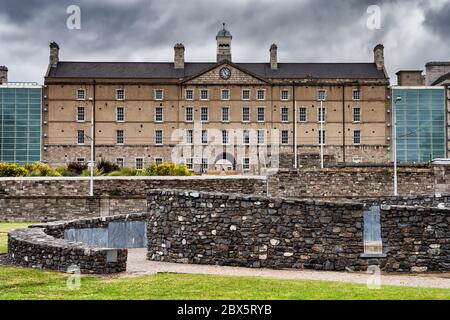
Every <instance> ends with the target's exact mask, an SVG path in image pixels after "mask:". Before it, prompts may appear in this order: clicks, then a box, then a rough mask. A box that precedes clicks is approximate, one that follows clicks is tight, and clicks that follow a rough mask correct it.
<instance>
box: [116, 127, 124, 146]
mask: <svg viewBox="0 0 450 320" xmlns="http://www.w3.org/2000/svg"><path fill="white" fill-rule="evenodd" d="M119 131H121V132H122V142H118V140H119ZM124 144H125V131H124V130H116V145H119V146H122V145H124Z"/></svg>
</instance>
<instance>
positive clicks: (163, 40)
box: [0, 0, 450, 83]
mask: <svg viewBox="0 0 450 320" xmlns="http://www.w3.org/2000/svg"><path fill="white" fill-rule="evenodd" d="M70 5H78V6H79V7H80V9H81V29H79V30H76V29H75V30H70V29H68V28H67V26H66V20H67V18H68V17H69V14H67V13H66V10H67V7H68V6H70ZM370 5H378V6H379V7H380V8H381V25H380V27H381V28H380V29H373V28H372V29H369V28H368V27H367V20H368V19H371V18H372V17H373V16H372V14H369V13H367V9H368V7H369V6H370ZM370 21H376V20H373V19H371V20H370ZM449 21H450V0H403V1H394V0H391V1H389V0H384V1H377V0H371V1H366V0H332V1H330V0H285V1H283V0H277V1H269V0H248V1H247V0H220V1H215V0H182V1H175V0H158V1H156V0H102V1H94V0H83V1H75V0H46V1H42V0H20V1H18V0H1V7H0V65H6V66H8V68H9V81H36V82H39V83H43V76H44V73H45V71H46V68H47V65H48V54H49V47H48V45H49V43H50V42H51V41H56V42H57V43H58V44H59V45H60V48H61V50H60V59H61V60H63V61H64V60H66V61H172V59H173V45H174V44H175V43H177V42H182V43H184V45H185V47H186V60H187V61H214V60H215V50H216V47H215V46H216V43H215V36H216V34H217V32H218V30H219V29H220V28H221V26H222V22H226V23H227V29H228V30H229V31H230V32H231V33H232V35H233V43H232V52H233V61H235V62H267V61H268V59H269V47H270V44H272V43H277V44H278V48H279V53H278V58H279V60H280V62H369V61H372V59H373V53H372V50H373V47H374V46H375V45H376V44H377V43H383V44H384V45H385V47H386V52H385V59H386V65H387V68H388V72H389V75H390V77H391V81H396V77H395V73H396V72H397V71H398V70H400V69H422V68H423V67H424V64H425V63H426V62H427V61H437V60H447V61H448V60H450V45H449V42H450V41H449V40H450V22H449Z"/></svg>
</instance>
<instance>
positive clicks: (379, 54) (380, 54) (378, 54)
mask: <svg viewBox="0 0 450 320" xmlns="http://www.w3.org/2000/svg"><path fill="white" fill-rule="evenodd" d="M373 56H374V62H375V64H376V65H377V69H378V70H384V46H383V45H382V44H378V45H377V46H376V47H375V48H374V49H373Z"/></svg>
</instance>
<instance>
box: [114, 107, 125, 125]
mask: <svg viewBox="0 0 450 320" xmlns="http://www.w3.org/2000/svg"><path fill="white" fill-rule="evenodd" d="M120 108H122V110H123V113H122V114H123V119H122V120H119V109H120ZM116 122H125V107H122V106H120V107H116Z"/></svg>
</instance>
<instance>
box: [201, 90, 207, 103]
mask: <svg viewBox="0 0 450 320" xmlns="http://www.w3.org/2000/svg"><path fill="white" fill-rule="evenodd" d="M204 91H205V92H206V99H204V98H203V97H202V92H204ZM200 100H201V101H208V100H209V90H208V89H200Z"/></svg>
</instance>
